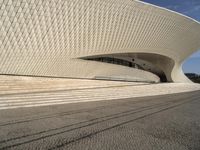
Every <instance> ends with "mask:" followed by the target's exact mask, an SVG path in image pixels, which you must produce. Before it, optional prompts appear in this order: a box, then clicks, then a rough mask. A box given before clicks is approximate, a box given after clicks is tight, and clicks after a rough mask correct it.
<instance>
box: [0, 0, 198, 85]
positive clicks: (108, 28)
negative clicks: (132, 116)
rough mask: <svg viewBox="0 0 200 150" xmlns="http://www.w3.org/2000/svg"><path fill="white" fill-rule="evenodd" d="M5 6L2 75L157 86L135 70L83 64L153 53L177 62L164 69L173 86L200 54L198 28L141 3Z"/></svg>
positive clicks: (26, 0)
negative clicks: (108, 78)
mask: <svg viewBox="0 0 200 150" xmlns="http://www.w3.org/2000/svg"><path fill="white" fill-rule="evenodd" d="M0 5H1V7H0V26H1V31H0V35H1V36H0V52H1V55H0V60H1V61H0V73H1V74H20V75H38V76H57V77H80V78H94V77H95V76H96V75H97V74H96V73H97V72H101V75H102V76H104V75H107V74H111V75H112V71H113V72H115V73H113V75H114V74H115V75H116V76H122V75H127V76H133V77H136V78H137V77H141V76H142V75H143V76H144V77H142V78H147V79H148V80H149V79H151V80H152V81H157V77H156V76H154V77H153V75H152V77H150V78H148V75H146V72H145V73H144V74H142V75H141V73H134V72H141V71H138V70H134V69H132V68H126V69H124V67H123V66H116V65H108V64H104V65H102V64H100V63H95V62H91V61H88V62H84V63H83V61H80V60H78V58H80V57H84V56H92V55H101V54H113V53H153V54H160V55H163V56H167V57H169V58H171V59H172V60H173V61H174V62H175V66H174V67H172V68H171V67H169V66H170V65H168V64H161V66H162V67H163V68H164V70H166V71H165V72H166V74H167V76H168V77H169V78H171V80H172V81H174V82H187V79H186V78H185V77H184V75H183V74H182V70H181V69H180V68H181V63H182V61H183V60H184V59H185V58H187V57H188V56H189V55H190V54H192V53H193V52H195V51H196V50H197V49H199V48H200V42H199V40H200V24H199V23H198V22H196V21H194V20H192V19H190V18H188V17H185V16H182V15H179V14H177V13H174V12H171V11H168V10H166V9H161V8H158V7H155V6H152V5H149V4H144V3H141V2H138V1H132V0H67V1H66V0H48V1H44V0H16V1H12V0H6V1H3V2H0ZM166 63H168V62H166ZM112 67H113V69H112ZM95 69H98V70H96V71H94V70H95ZM117 69H118V71H117ZM131 69H132V70H131ZM114 70H115V71H114ZM124 70H127V71H125V72H126V73H123V71H124ZM89 72H93V74H92V73H89ZM147 74H148V73H147ZM149 74H151V73H149Z"/></svg>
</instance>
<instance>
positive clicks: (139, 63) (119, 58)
mask: <svg viewBox="0 0 200 150" xmlns="http://www.w3.org/2000/svg"><path fill="white" fill-rule="evenodd" d="M80 59H84V60H88V61H101V62H104V63H112V64H115V65H123V66H126V67H130V68H136V69H141V70H145V71H148V72H151V73H153V74H155V75H157V76H158V77H159V78H160V81H161V82H172V77H171V72H172V70H173V67H174V65H175V62H174V60H173V59H171V58H169V57H167V56H163V55H159V54H153V53H113V54H103V55H93V56H86V57H81V58H80Z"/></svg>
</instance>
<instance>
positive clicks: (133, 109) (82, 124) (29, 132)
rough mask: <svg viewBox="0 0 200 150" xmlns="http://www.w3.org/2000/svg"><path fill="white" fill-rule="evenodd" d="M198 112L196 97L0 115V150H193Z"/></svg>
mask: <svg viewBox="0 0 200 150" xmlns="http://www.w3.org/2000/svg"><path fill="white" fill-rule="evenodd" d="M105 99H106V97H105ZM199 108H200V91H196V92H189V93H181V94H168V95H163V96H149V97H143V98H128V99H120V100H110V101H97V102H85V103H73V104H63V105H51V106H43V107H30V108H17V109H7V110H0V149H14V150H16V149H19V150H22V149H30V150H31V149H33V150H35V149H41V150H44V149H50V150H53V149H63V150H66V149H69V150H108V149H109V150H122V149H123V150H132V149H133V150H134V149H136V150H150V149H159V150H161V149H162V150H172V149H174V150H199V149H200V109H199Z"/></svg>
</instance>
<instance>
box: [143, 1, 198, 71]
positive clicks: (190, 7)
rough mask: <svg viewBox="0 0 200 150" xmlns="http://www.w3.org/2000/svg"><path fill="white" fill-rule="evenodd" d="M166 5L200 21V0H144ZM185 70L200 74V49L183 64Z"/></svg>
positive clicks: (162, 5)
mask: <svg viewBox="0 0 200 150" xmlns="http://www.w3.org/2000/svg"><path fill="white" fill-rule="evenodd" d="M142 1H144V2H148V3H151V4H154V5H157V6H161V7H165V8H168V9H171V10H174V11H176V12H179V13H182V14H184V15H187V16H189V17H191V18H194V19H196V20H198V21H200V0H142ZM183 71H184V72H191V73H198V74H200V50H199V51H198V52H197V53H195V54H193V55H192V56H190V58H189V59H187V60H186V61H185V63H184V64H183Z"/></svg>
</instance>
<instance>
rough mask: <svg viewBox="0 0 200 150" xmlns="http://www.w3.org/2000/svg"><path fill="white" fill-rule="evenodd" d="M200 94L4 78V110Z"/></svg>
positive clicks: (183, 86) (174, 87) (170, 87)
mask: <svg viewBox="0 0 200 150" xmlns="http://www.w3.org/2000/svg"><path fill="white" fill-rule="evenodd" d="M197 90H200V85H199V84H190V83H165V84H164V83H162V84H147V83H139V82H137V83H136V82H117V81H98V80H82V79H55V78H54V79H53V78H52V79H51V78H31V77H17V76H14V77H11V76H1V78H0V109H11V108H20V107H34V106H47V105H58V104H66V103H77V102H88V101H102V100H115V99H124V98H134V97H144V96H154V95H163V94H172V93H181V92H189V91H197Z"/></svg>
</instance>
